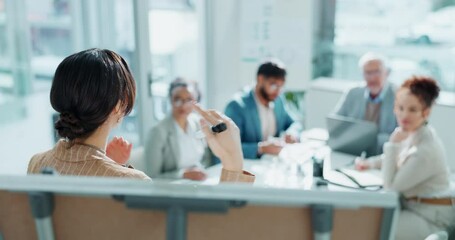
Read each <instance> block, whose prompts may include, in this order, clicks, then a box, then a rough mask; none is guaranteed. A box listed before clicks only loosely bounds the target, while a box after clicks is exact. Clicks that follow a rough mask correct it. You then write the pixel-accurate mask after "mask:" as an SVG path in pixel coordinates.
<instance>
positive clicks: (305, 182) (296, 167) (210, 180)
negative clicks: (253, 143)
mask: <svg viewBox="0 0 455 240" xmlns="http://www.w3.org/2000/svg"><path fill="white" fill-rule="evenodd" d="M355 158H356V156H353V155H349V154H345V153H341V152H335V151H332V150H331V149H330V148H329V147H328V146H327V145H326V144H325V142H324V141H319V140H311V139H310V140H304V141H302V142H301V143H296V144H289V145H286V146H284V148H283V150H282V151H281V152H280V154H279V155H278V156H273V155H264V156H262V157H261V158H260V159H246V160H245V161H244V170H246V171H248V172H250V173H252V174H254V175H255V176H256V180H255V182H254V183H253V185H254V186H258V187H274V188H298V189H315V188H320V189H323V188H322V187H321V185H317V184H316V181H315V178H313V161H314V160H315V159H318V160H323V165H324V168H323V169H324V170H323V176H324V179H326V180H328V181H330V182H332V183H335V184H339V185H343V186H346V187H343V186H339V185H334V184H328V185H327V186H326V187H325V188H326V189H328V190H337V191H339V190H342V191H356V189H355V188H357V187H358V185H357V184H356V183H355V182H353V181H352V180H351V179H350V178H349V177H347V176H346V174H348V175H349V176H351V177H352V178H354V179H355V180H356V181H357V182H358V183H361V184H362V185H369V186H372V185H373V186H377V185H381V184H382V180H381V176H380V171H379V170H368V171H364V172H359V171H356V170H354V159H355ZM221 168H222V166H221V164H217V165H214V166H212V167H209V168H207V169H206V173H207V179H206V180H204V181H201V182H197V181H191V180H186V179H177V180H168V179H166V180H157V181H164V182H172V183H176V184H179V183H180V184H201V185H215V184H219V177H220V174H221ZM336 170H341V171H342V172H343V173H345V174H343V173H340V172H339V171H336ZM357 190H358V189H357Z"/></svg>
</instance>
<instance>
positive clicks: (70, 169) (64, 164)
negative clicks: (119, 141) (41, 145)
mask: <svg viewBox="0 0 455 240" xmlns="http://www.w3.org/2000/svg"><path fill="white" fill-rule="evenodd" d="M45 167H50V168H53V169H54V170H55V171H57V172H58V174H60V175H76V176H99V177H128V178H137V179H146V180H150V178H149V177H148V176H147V175H145V173H143V172H141V171H139V170H136V169H133V168H128V167H124V166H122V165H120V164H118V163H116V162H115V161H114V160H112V159H110V158H109V157H108V156H106V153H105V152H104V151H102V150H101V149H99V148H97V147H94V146H91V145H85V144H73V145H71V144H70V143H69V142H67V141H65V140H60V141H58V142H57V144H56V145H55V147H54V148H53V149H52V150H49V151H47V152H44V153H40V154H36V155H35V156H33V157H32V159H31V160H30V162H29V164H28V170H27V173H34V174H39V173H40V172H41V170H42V169H43V168H45Z"/></svg>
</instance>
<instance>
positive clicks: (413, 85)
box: [401, 76, 440, 107]
mask: <svg viewBox="0 0 455 240" xmlns="http://www.w3.org/2000/svg"><path fill="white" fill-rule="evenodd" d="M401 89H409V91H411V93H412V94H413V95H415V96H416V97H417V98H418V99H419V100H420V101H421V102H422V103H423V104H424V105H425V107H431V105H433V103H434V101H435V100H436V99H437V98H438V96H439V92H440V88H439V86H438V83H437V82H436V81H435V80H434V79H433V78H431V77H426V76H412V77H411V78H409V79H407V80H406V81H405V82H404V83H403V84H402V85H401Z"/></svg>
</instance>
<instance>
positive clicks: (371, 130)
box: [327, 115, 378, 156]
mask: <svg viewBox="0 0 455 240" xmlns="http://www.w3.org/2000/svg"><path fill="white" fill-rule="evenodd" d="M327 130H328V132H329V140H328V142H327V143H328V145H329V147H330V148H331V149H332V150H333V151H338V152H343V153H347V154H352V155H356V156H359V155H360V154H361V153H362V152H363V151H366V152H367V154H368V155H371V153H372V152H374V151H375V148H376V141H377V134H378V127H377V125H376V124H375V123H373V122H368V121H363V120H357V119H353V118H348V117H343V116H337V115H329V116H328V117H327Z"/></svg>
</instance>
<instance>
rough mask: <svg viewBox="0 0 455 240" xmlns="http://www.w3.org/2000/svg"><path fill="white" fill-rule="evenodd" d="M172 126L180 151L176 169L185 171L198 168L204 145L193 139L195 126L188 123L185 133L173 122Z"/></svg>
mask: <svg viewBox="0 0 455 240" xmlns="http://www.w3.org/2000/svg"><path fill="white" fill-rule="evenodd" d="M174 125H175V128H176V132H177V140H178V145H179V150H180V151H179V152H180V156H179V158H178V162H177V166H178V168H179V169H186V168H189V167H194V166H196V167H197V166H200V165H201V160H202V157H203V155H204V149H205V143H204V141H202V140H199V139H197V138H196V137H195V136H196V131H197V130H196V126H193V125H192V124H189V123H188V124H187V126H186V131H184V130H183V129H182V128H181V127H180V126H179V125H178V124H177V122H176V121H175V120H174Z"/></svg>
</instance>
